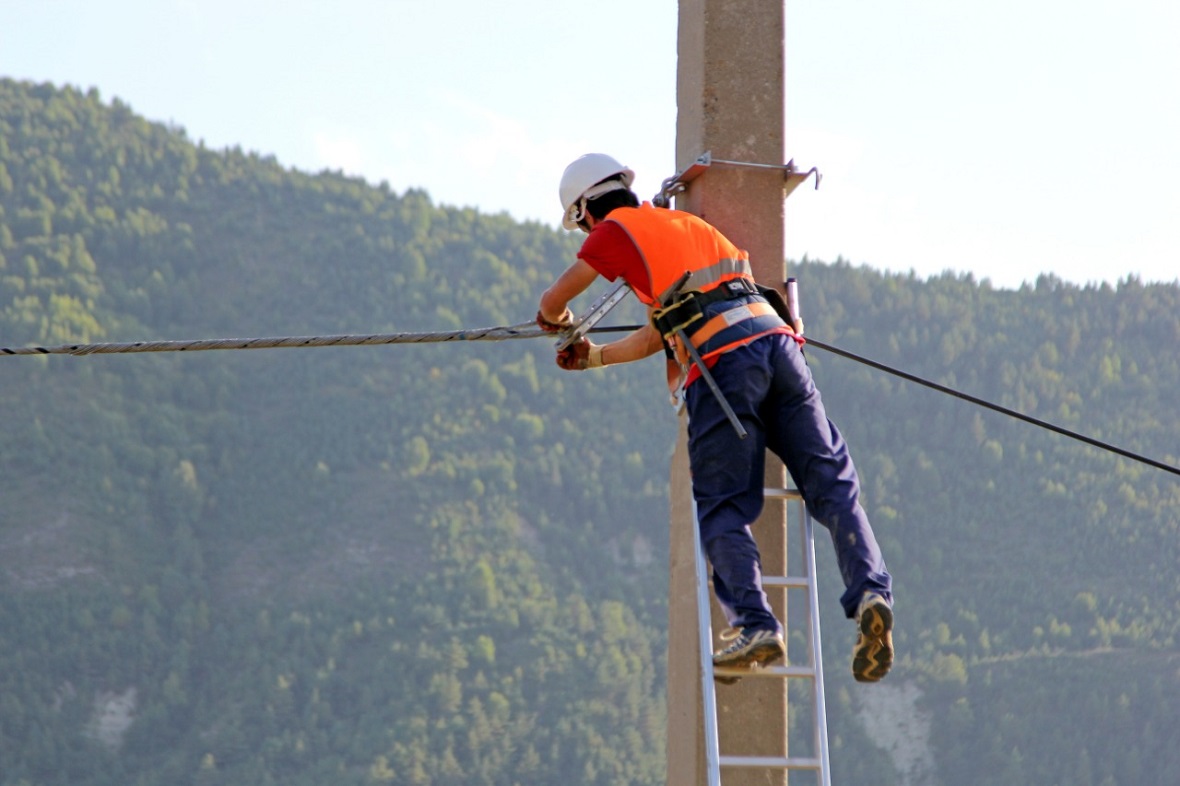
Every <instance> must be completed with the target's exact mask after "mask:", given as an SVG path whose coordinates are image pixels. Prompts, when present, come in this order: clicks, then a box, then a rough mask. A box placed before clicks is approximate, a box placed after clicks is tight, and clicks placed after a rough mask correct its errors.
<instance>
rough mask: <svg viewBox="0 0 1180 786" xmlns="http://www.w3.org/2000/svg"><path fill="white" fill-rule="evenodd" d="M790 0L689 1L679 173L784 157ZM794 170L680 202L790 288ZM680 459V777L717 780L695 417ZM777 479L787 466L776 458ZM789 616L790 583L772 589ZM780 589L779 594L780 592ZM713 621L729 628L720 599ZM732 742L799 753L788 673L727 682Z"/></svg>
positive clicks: (674, 768)
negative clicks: (699, 593)
mask: <svg viewBox="0 0 1180 786" xmlns="http://www.w3.org/2000/svg"><path fill="white" fill-rule="evenodd" d="M784 16H785V13H784V4H783V0H680V19H679V36H678V45H677V46H678V60H679V62H678V68H677V80H676V98H677V105H678V114H677V124H676V164H677V171H678V172H682V171H684V170H685V169H686V168H687V167H688V166H689V165H690V164H692V163H693V161H695V160H696V159H697V157H698V156H700V155H701V154H702V153H705V152H706V151H708V152H711V153H712V155H713V157H714V158H717V159H729V160H733V161H746V162H754V163H763V164H782V163H783V162H784V161H785V159H784V153H785V140H784V135H785V120H784V103H783V92H784V88H783V85H784V33H785V20H784ZM783 203H784V200H783V173H782V172H781V171H775V170H758V169H746V168H732V167H720V166H713V167H710V168H709V169H708V170H707V171H706V172H705V174H703V175H701V176H700V177H699V178H697V179H695V180H693V181H692V182H691V183H690V184H689V187H688V190H687V191H686V192H685V193H684V194H681V195H680V196H678V197H677V200H676V207H677V208H678V209H681V210H687V211H689V212H691V213H695V214H696V215H699V216H701V217H702V218H704V219H706V220H707V221H709V222H710V223H712V224H713V225H714V226H716V227H717V228H719V229H720V230H721V231H722V232H723V233H725V235H727V236H728V237H729V238H730V239H731V240H733V242H734V243H736V244H737V245H738V246H739V247H740V248H744V249H746V250H747V251H749V253H750V261H751V263H752V264H753V267H754V275H755V277H756V278H757V279H758V281H759V283H761V284H763V285H766V286H774V287H776V288H779V289H782V286H783V280H784V278H785V272H786V271H785V248H784V242H783V217H784V215H783ZM681 426H682V427H681V434H680V439H679V442H678V445H677V448H676V452H675V455H674V457H673V460H672V479H671V486H672V505H671V560H670V566H669V567H670V571H671V575H670V582H669V591H670V595H671V597H670V599H669V613H668V617H669V619H668V622H669V634H668V638H669V642H668V643H669V654H668V781H667V782H668V783H669V784H676V786H685V785H689V786H691V785H693V784H700V785H701V786H704V784H705V783H706V780H705V778H706V773H705V753H704V742H703V740H704V710H703V697H702V695H701V681H700V676H699V674H700V672H699V669H700V647H699V644H698V637H697V610H696V594H695V580H696V577H695V556H694V553H693V533H692V527H695V526H696V522H695V520H694V518H693V515H692V491H691V481H690V478H689V470H688V456H687V448H686V442H687V439H686V435H685V429H684V423H683V420H682V423H681ZM766 485H767V486H770V487H776V488H778V487H783V486H785V485H786V476H785V471H784V469H783V466H782V464H781V463H780V462H779V461H778V460H777V459H776V458H775V457H774V456H773V455H769V456H768V461H767V482H766ZM785 525H786V509H785V507H784V503H783V502H781V501H768V502H767V505H766V508H765V511H764V512H763V514H762V516H761V517H760V518H759V519H758V521H757V522H756V523H755V525H754V535H755V537H756V538H757V541H758V545H759V548H760V550H761V553H762V560H763V566H764V573H765V574H766V575H785V574H786V572H787V571H786V542H785V533H786V526H785ZM767 594H768V595H770V598H771V602H772V604H773V605H774V608H775V612H776V614H778V615H779V619H780V620H782V622H783V623H784V624H785V623H786V620H787V618H786V591H785V590H777V591H774V592H768V593H767ZM776 596H777V597H776ZM713 614H714V616H713V627H714V630H719V629H720V628H721V627H724V625H725V623H724V620H722V619H721V618H720V615H719V612H718V610H717V608H716V604H715V603H714V609H713ZM717 717H718V725H719V728H720V741H721V745H720V747H721V750H722V751H723V752H725V753H726V754H733V755H742V754H744V755H761V756H786V755H787V681H786V680H767V679H747V680H742V681H741V682H739V683H738V684H736V685H733V686H720V687H719V688H718V690H717ZM725 783H726V786H732V785H733V784H755V783H757V784H762V785H763V786H765V784H772V783H782V784H785V783H786V774H785V773H777V772H767V771H763V770H738V771H729V772H727V773H726V780H725Z"/></svg>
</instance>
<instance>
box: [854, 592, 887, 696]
mask: <svg viewBox="0 0 1180 786" xmlns="http://www.w3.org/2000/svg"><path fill="white" fill-rule="evenodd" d="M856 629H857V632H856V646H855V647H853V648H852V676H853V677H855V678H856V681H857V682H877V681H878V680H880V679H881V678H882V677H884V676H885V675H886V674H888V673H889V669H890V668H891V667H892V666H893V608H892V607H891V606H890V605H889V603H888V601H886V600H885V599H884V598H882V597H881V596H880V595H878V594H877V593H875V592H866V593H865V594H864V597H863V598H861V601H860V608H858V609H857V610H856Z"/></svg>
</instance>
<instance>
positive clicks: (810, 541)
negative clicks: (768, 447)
mask: <svg viewBox="0 0 1180 786" xmlns="http://www.w3.org/2000/svg"><path fill="white" fill-rule="evenodd" d="M798 502H799V509H800V514H801V519H800V526H799V532H800V534H801V538H802V540H803V559H804V562H805V563H806V566H805V571H806V573H807V579H808V584H809V586H808V591H807V605H808V614H809V616H810V620H809V622H808V626H809V630H808V633H809V634H810V636H809V638H810V639H811V664H810V665H811V669H812V672H813V673H814V675H815V679H814V681H813V682H812V692H813V693H814V697H815V718H814V723H815V757H816V759H817V760H818V761H819V779H820V786H832V773H831V762H830V759H829V756H828V708H827V701H826V700H825V698H824V659H823V644H822V642H821V640H820V625H819V581H818V578H817V574H816V572H815V521H814V520H813V519H812V518H811V514H810V513H808V512H807V505H806V504H805V503H804V502H803V499H802V498H799V500H798Z"/></svg>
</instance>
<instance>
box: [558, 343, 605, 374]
mask: <svg viewBox="0 0 1180 786" xmlns="http://www.w3.org/2000/svg"><path fill="white" fill-rule="evenodd" d="M557 365H559V366H561V367H562V368H564V369H565V370H566V371H584V370H586V369H588V368H598V367H600V366H602V347H601V346H600V345H598V344H592V343H591V342H590V339H588V338H585V337H583V338H580V339H578V340H577V341H575V342H574V343H572V344H570V345H569V346H568V347H566V348H565V349H563V350H561V351H560V352H558V353H557Z"/></svg>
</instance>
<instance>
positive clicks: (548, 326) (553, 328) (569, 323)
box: [537, 308, 574, 333]
mask: <svg viewBox="0 0 1180 786" xmlns="http://www.w3.org/2000/svg"><path fill="white" fill-rule="evenodd" d="M573 325H574V312H572V311H570V310H569V309H568V308H567V309H566V310H565V312H564V313H562V315H561V317H559V318H558V320H557V321H556V322H550V321H549V320H547V319H545V315H544V314H542V313H541V312H540V311H538V312H537V327H539V328H541V330H544V331H545V332H546V333H560V332H561V331H563V330H569V329H570V328H571V327H573Z"/></svg>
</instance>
